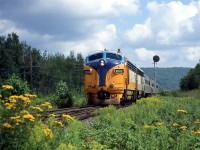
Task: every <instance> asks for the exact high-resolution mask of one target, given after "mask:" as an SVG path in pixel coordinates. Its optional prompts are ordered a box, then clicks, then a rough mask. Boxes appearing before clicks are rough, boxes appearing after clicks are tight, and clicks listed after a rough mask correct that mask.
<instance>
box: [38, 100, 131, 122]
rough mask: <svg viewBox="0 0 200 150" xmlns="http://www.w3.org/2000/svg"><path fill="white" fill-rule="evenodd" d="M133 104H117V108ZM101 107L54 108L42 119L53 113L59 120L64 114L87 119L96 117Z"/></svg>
mask: <svg viewBox="0 0 200 150" xmlns="http://www.w3.org/2000/svg"><path fill="white" fill-rule="evenodd" d="M132 104H133V102H129V103H126V104H125V105H116V108H117V109H123V108H126V107H129V106H131V105H132ZM99 108H102V106H85V107H72V108H63V109H54V110H51V111H48V112H46V113H45V114H43V116H42V120H43V121H45V120H46V119H47V118H48V117H49V116H51V115H52V114H54V115H55V117H56V118H57V120H59V121H61V120H62V115H69V116H71V117H74V118H76V119H78V120H85V119H88V118H90V117H94V116H95V111H96V110H97V109H99Z"/></svg>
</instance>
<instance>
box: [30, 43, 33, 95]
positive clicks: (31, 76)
mask: <svg viewBox="0 0 200 150" xmlns="http://www.w3.org/2000/svg"><path fill="white" fill-rule="evenodd" d="M29 60H30V64H29V65H30V66H29V67H30V68H29V74H30V88H31V91H32V90H33V64H32V63H33V62H32V53H31V48H30V47H29Z"/></svg>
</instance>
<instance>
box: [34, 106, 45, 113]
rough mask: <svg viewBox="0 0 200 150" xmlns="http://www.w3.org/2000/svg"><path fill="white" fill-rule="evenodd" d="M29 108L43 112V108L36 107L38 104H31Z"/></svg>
mask: <svg viewBox="0 0 200 150" xmlns="http://www.w3.org/2000/svg"><path fill="white" fill-rule="evenodd" d="M31 108H32V109H33V110H36V111H39V112H43V110H42V109H41V108H40V107H38V106H36V107H34V106H31Z"/></svg>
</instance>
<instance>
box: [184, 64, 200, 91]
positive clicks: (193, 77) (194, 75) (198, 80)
mask: <svg viewBox="0 0 200 150" xmlns="http://www.w3.org/2000/svg"><path fill="white" fill-rule="evenodd" d="M198 88H200V64H197V65H196V67H195V68H194V69H191V70H190V71H189V72H188V74H187V75H186V76H184V77H183V78H182V79H181V81H180V89H181V90H193V89H198Z"/></svg>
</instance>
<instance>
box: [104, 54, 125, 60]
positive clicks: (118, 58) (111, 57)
mask: <svg viewBox="0 0 200 150" xmlns="http://www.w3.org/2000/svg"><path fill="white" fill-rule="evenodd" d="M106 58H110V59H115V60H121V59H122V56H121V55H118V54H114V53H106Z"/></svg>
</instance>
